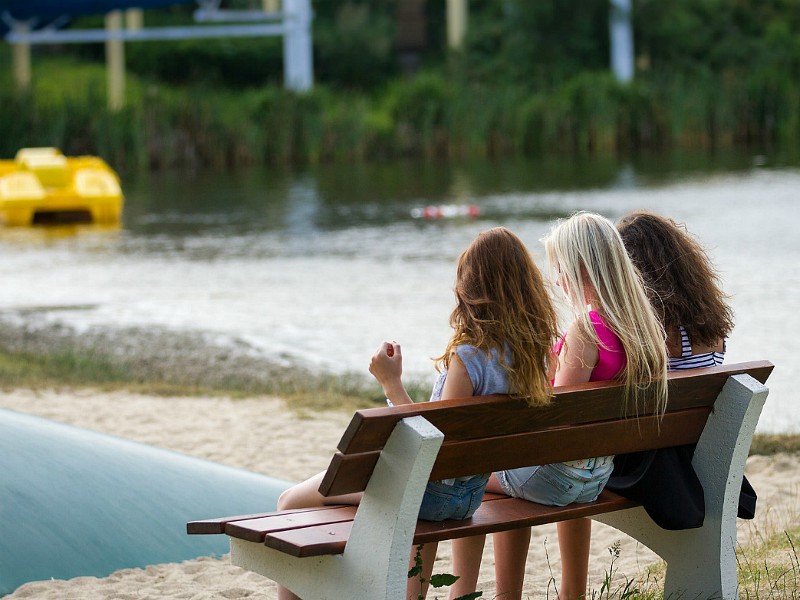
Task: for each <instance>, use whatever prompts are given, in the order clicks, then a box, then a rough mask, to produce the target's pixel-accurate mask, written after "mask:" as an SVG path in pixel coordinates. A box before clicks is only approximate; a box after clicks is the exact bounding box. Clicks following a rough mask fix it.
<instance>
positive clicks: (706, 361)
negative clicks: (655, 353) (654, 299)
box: [669, 325, 725, 371]
mask: <svg viewBox="0 0 800 600" xmlns="http://www.w3.org/2000/svg"><path fill="white" fill-rule="evenodd" d="M678 329H679V330H680V332H681V355H680V356H670V357H669V370H670V371H683V370H686V369H699V368H700V367H715V366H717V365H721V364H722V361H724V360H725V341H724V340H723V342H722V352H703V353H702V354H692V343H691V342H690V341H689V334H688V333H686V330H685V329H684V328H683V326H682V325H678Z"/></svg>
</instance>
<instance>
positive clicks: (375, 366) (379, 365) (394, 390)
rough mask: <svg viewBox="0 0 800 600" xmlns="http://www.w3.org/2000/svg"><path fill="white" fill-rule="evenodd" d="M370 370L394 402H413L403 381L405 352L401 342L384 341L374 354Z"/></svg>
mask: <svg viewBox="0 0 800 600" xmlns="http://www.w3.org/2000/svg"><path fill="white" fill-rule="evenodd" d="M369 372H370V373H372V376H373V377H375V379H377V380H378V383H380V384H381V387H383V392H384V394H386V397H387V398H388V399H389V400H391V401H392V403H393V404H395V405H397V404H410V403H411V402H412V400H411V398H410V397H409V395H408V393H407V392H406V390H405V388H404V387H403V383H402V381H401V377H402V375H403V354H402V352H401V350H400V344H398V343H396V342H384V343H383V344H381V347H380V348H378V350H377V351H376V352H375V354H373V355H372V360H371V361H370V363H369Z"/></svg>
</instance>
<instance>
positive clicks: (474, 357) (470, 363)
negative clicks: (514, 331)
mask: <svg viewBox="0 0 800 600" xmlns="http://www.w3.org/2000/svg"><path fill="white" fill-rule="evenodd" d="M506 353H507V354H510V352H508V351H506ZM456 354H458V358H460V359H461V362H462V363H464V366H465V367H466V369H467V375H469V380H470V383H472V395H473V396H488V395H490V394H508V393H509V390H508V374H507V373H506V370H505V369H504V368H503V365H502V364H500V359H499V357H498V351H497V349H495V348H493V349H492V350H491V351H489V352H485V351H484V350H481V349H479V348H476V347H475V346H470V345H469V344H464V345H461V346H457V347H456ZM506 359H507V361H510V356H507V357H506ZM445 379H447V370H446V369H443V370H442V372H441V373H439V377H438V378H437V379H436V383H434V384H433V391H432V392H431V402H436V401H438V400H441V399H442V390H443V389H444V381H445ZM473 477H486V478H488V475H487V474H484V475H472V476H467V477H458V478H456V479H444V480H442V483H445V484H447V485H453V484H454V483H455V482H456V481H469V480H470V479H472V478H473Z"/></svg>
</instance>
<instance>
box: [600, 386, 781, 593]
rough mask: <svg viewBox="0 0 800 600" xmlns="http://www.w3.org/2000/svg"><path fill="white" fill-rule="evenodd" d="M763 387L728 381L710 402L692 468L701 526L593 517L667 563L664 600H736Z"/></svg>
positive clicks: (638, 515) (626, 516)
mask: <svg viewBox="0 0 800 600" xmlns="http://www.w3.org/2000/svg"><path fill="white" fill-rule="evenodd" d="M767 393H768V390H767V388H766V387H765V386H764V385H763V384H761V383H759V382H758V381H756V380H755V379H753V378H752V377H750V376H749V375H734V376H732V377H730V378H729V379H728V381H727V383H726V384H725V387H724V388H723V389H722V392H721V393H720V395H719V397H718V398H717V400H716V402H715V403H714V411H713V412H712V414H711V415H710V416H709V418H708V422H707V423H706V426H705V429H704V430H703V434H702V435H701V437H700V440H699V441H698V443H697V449H696V450H695V454H694V459H693V462H692V464H693V465H694V468H695V471H696V472H697V475H698V477H699V478H700V481H701V483H702V484H703V490H704V492H705V507H706V515H705V521H704V523H703V526H702V527H700V528H698V529H687V530H684V531H667V530H665V529H661V528H660V527H658V526H657V525H656V524H655V523H653V521H652V520H651V519H650V517H648V516H647V513H646V512H645V511H644V509H643V508H641V507H638V508H632V509H628V510H624V511H619V512H615V513H606V514H603V515H598V516H597V517H595V519H596V520H597V521H601V522H603V523H607V524H608V525H611V526H613V527H615V528H617V529H619V530H620V531H623V532H625V533H627V534H628V535H630V536H631V537H633V538H635V539H637V540H639V541H640V542H642V543H643V544H644V545H645V546H647V547H648V548H650V549H651V550H653V551H654V552H655V553H656V554H658V555H659V556H661V557H662V558H663V559H664V560H665V561H666V562H667V575H666V581H665V585H664V599H665V600H670V599H672V600H678V599H681V600H708V599H711V598H713V599H715V600H735V599H738V598H739V593H738V581H737V576H736V513H737V509H738V504H739V490H740V488H741V485H742V477H743V476H744V465H745V461H746V460H747V454H748V452H749V449H750V442H751V440H752V437H753V433H754V431H755V427H756V424H757V423H758V418H759V416H760V414H761V409H762V407H763V406H764V402H765V400H766V399H767Z"/></svg>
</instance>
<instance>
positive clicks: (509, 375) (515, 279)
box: [278, 227, 558, 600]
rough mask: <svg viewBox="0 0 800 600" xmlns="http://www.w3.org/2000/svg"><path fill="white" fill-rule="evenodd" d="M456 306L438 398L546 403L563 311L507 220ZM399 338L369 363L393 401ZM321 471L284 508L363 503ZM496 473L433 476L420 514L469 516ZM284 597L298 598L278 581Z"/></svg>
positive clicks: (428, 567) (472, 266) (466, 267)
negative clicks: (334, 489) (328, 482)
mask: <svg viewBox="0 0 800 600" xmlns="http://www.w3.org/2000/svg"><path fill="white" fill-rule="evenodd" d="M454 291H455V296H456V306H455V308H454V309H453V312H452V314H451V315H450V325H451V327H452V328H453V335H452V337H451V338H450V341H449V342H448V344H447V346H446V347H445V350H444V353H443V354H442V356H440V357H439V358H438V359H436V361H437V369H438V370H439V372H440V373H439V377H438V379H437V380H436V383H435V384H434V387H433V393H432V394H431V400H432V401H436V400H446V399H451V398H465V397H469V396H482V395H489V394H511V395H512V396H514V397H517V398H524V399H525V400H526V401H527V402H529V403H530V404H531V405H541V404H546V403H548V402H549V401H550V398H551V395H552V387H551V382H550V379H551V376H552V375H551V374H552V372H553V371H554V369H555V364H554V363H555V359H554V355H553V353H552V346H553V342H554V341H555V340H556V339H557V336H558V326H557V319H556V313H555V310H554V309H553V306H552V303H551V301H550V296H549V294H548V290H547V288H546V286H545V283H544V280H543V278H542V276H541V273H540V272H539V269H538V268H537V267H536V264H535V263H534V262H533V259H532V258H531V256H530V254H529V252H528V250H527V249H526V248H525V245H524V244H523V243H522V241H520V239H519V238H518V237H517V236H516V235H514V234H513V233H512V232H511V231H509V230H508V229H505V228H504V227H495V228H494V229H490V230H488V231H484V232H482V233H480V234H479V235H478V236H477V237H476V238H475V240H474V241H473V242H472V243H471V244H470V245H469V247H468V248H467V249H466V250H465V251H464V252H463V253H462V254H461V257H460V258H459V261H458V271H457V275H456V285H455V290H454ZM402 361H403V357H402V350H401V348H400V345H399V344H397V343H396V342H384V343H383V344H382V345H381V347H380V348H379V349H378V350H377V351H376V352H375V354H374V355H373V357H372V361H371V363H370V367H369V370H370V372H371V373H372V374H373V376H375V378H376V379H377V380H378V382H379V383H380V384H381V386H382V387H383V391H384V393H385V394H386V399H387V402H388V403H389V404H390V405H397V404H410V403H412V402H413V400H412V399H411V398H410V397H409V395H408V393H407V392H406V389H405V387H404V386H403V383H402V381H401V375H402V371H403V362H402ZM323 475H324V473H320V474H318V475H316V476H314V477H312V478H310V479H308V480H306V481H304V482H302V483H299V484H297V485H296V486H294V487H292V488H290V489H288V490H287V491H285V492H284V493H283V494H281V497H280V499H279V500H278V508H279V510H286V509H292V508H304V507H310V506H320V505H326V504H358V503H359V502H360V500H361V494H348V495H345V496H329V497H324V496H322V495H321V494H320V493H319V491H318V488H319V485H320V483H321V481H322V477H323ZM488 479H489V474H487V473H483V474H477V475H473V476H467V477H459V478H457V479H452V480H445V481H432V482H430V483H428V486H427V487H426V490H425V494H424V496H423V499H422V504H421V507H420V518H421V519H426V520H432V521H441V520H444V519H467V518H469V517H471V516H472V514H473V513H474V512H475V510H476V509H477V508H478V506H480V503H481V500H482V499H483V493H484V490H485V488H486V482H487V480H488ZM435 555H436V544H426V545H425V546H424V548H423V550H422V563H423V568H422V574H421V575H422V578H421V579H422V580H423V581H427V580H429V579H430V574H431V571H432V568H433V561H434V558H435ZM419 581H420V579H419V578H411V579H409V585H408V597H409V598H411V599H414V600H416V599H417V598H418V597H419V596H423V597H424V596H425V593H426V591H427V583H426V584H425V585H422V586H421V585H420V583H419ZM278 598H279V599H280V600H287V599H290V598H296V596H295V595H294V594H292V593H291V592H290V591H289V590H287V589H285V588H281V587H279V588H278Z"/></svg>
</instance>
